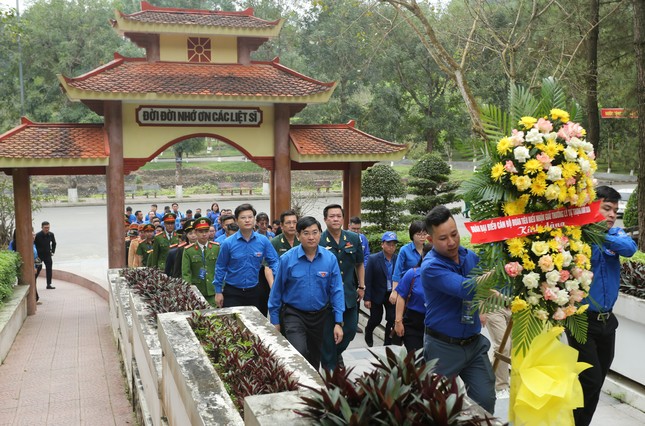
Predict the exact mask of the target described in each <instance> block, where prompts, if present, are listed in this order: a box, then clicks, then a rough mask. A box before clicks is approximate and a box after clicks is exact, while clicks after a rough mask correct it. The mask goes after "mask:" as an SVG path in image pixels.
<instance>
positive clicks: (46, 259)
mask: <svg viewBox="0 0 645 426" xmlns="http://www.w3.org/2000/svg"><path fill="white" fill-rule="evenodd" d="M38 257H40V256H38ZM40 259H41V260H42V261H43V264H44V265H45V277H46V278H47V285H48V286H50V285H52V257H51V256H43V257H40ZM42 269H43V267H42V266H40V267H39V268H37V269H36V278H38V275H39V274H40V271H42Z"/></svg>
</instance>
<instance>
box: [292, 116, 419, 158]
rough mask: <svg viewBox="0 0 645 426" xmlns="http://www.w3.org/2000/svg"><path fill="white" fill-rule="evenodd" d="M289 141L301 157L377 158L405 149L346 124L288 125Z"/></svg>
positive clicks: (351, 122)
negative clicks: (351, 156)
mask: <svg viewBox="0 0 645 426" xmlns="http://www.w3.org/2000/svg"><path fill="white" fill-rule="evenodd" d="M289 138H290V139H291V142H292V143H293V146H294V147H295V148H296V150H297V151H298V152H299V153H300V154H301V155H378V154H393V153H397V152H401V151H405V150H407V145H401V144H395V143H392V142H388V141H386V140H383V139H379V138H377V137H374V136H372V135H369V134H367V133H365V132H361V131H360V130H358V129H356V128H355V127H354V122H353V121H350V122H349V123H347V124H313V125H297V124H296V125H291V128H290V130H289Z"/></svg>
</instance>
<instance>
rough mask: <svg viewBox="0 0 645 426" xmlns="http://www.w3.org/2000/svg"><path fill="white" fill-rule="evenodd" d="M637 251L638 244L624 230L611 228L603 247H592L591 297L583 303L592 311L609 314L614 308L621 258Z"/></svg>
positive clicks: (630, 255)
mask: <svg viewBox="0 0 645 426" xmlns="http://www.w3.org/2000/svg"><path fill="white" fill-rule="evenodd" d="M636 250H638V247H637V246H636V243H635V242H634V240H633V239H632V237H630V236H629V235H627V234H625V231H623V229H622V228H611V229H610V230H609V231H607V235H606V237H605V242H604V243H603V245H602V247H598V246H597V245H593V246H592V247H591V271H592V272H593V281H592V282H591V288H590V289H589V296H587V298H586V299H584V300H583V301H582V303H583V304H584V303H588V304H589V310H590V311H594V312H607V311H610V310H612V309H613V308H614V304H615V303H616V300H617V299H618V291H619V290H620V256H624V257H632V256H633V255H634V253H636Z"/></svg>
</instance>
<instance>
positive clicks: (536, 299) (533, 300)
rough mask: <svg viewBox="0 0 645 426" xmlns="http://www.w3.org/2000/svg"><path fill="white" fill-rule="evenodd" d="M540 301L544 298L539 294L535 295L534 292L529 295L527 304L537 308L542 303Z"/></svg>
mask: <svg viewBox="0 0 645 426" xmlns="http://www.w3.org/2000/svg"><path fill="white" fill-rule="evenodd" d="M540 299H542V296H540V295H539V294H535V293H533V292H532V291H529V295H528V297H527V298H526V302H527V303H528V304H529V305H533V306H536V305H538V304H539V303H540Z"/></svg>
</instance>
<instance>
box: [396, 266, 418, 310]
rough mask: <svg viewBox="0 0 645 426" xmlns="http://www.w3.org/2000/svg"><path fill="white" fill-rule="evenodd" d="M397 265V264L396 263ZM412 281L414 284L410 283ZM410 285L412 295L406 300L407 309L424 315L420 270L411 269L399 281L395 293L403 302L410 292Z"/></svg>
mask: <svg viewBox="0 0 645 426" xmlns="http://www.w3.org/2000/svg"><path fill="white" fill-rule="evenodd" d="M397 263H398V262H397ZM412 280H414V283H413V282H412ZM410 284H412V293H411V294H410V300H408V303H407V305H406V306H407V307H408V309H411V310H413V311H416V312H419V313H421V314H425V312H426V295H425V293H424V292H423V285H422V284H421V268H412V269H409V270H408V272H406V273H405V275H403V278H401V281H399V284H398V285H397V286H396V288H395V289H394V291H396V292H397V293H398V294H399V296H400V297H402V298H403V300H405V299H406V298H407V297H408V293H409V292H410Z"/></svg>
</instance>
